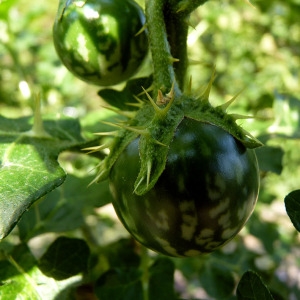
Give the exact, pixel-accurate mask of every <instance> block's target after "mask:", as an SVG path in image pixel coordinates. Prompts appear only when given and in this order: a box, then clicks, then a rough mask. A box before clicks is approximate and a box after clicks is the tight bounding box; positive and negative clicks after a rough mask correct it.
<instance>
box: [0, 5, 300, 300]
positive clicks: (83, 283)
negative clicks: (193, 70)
mask: <svg viewBox="0 0 300 300" xmlns="http://www.w3.org/2000/svg"><path fill="white" fill-rule="evenodd" d="M16 2H18V1H12V2H9V1H3V2H1V7H0V8H1V11H0V18H1V23H0V25H1V27H0V28H2V29H3V30H2V29H1V30H2V31H1V35H0V38H1V42H2V44H3V46H4V49H5V51H6V52H7V53H8V56H9V57H10V59H11V60H12V61H13V63H14V64H15V65H16V66H17V68H18V71H19V73H18V74H19V76H20V84H19V86H20V89H21V91H22V92H23V95H27V99H30V100H31V98H34V100H35V101H34V115H33V116H32V117H31V116H28V117H27V116H25V117H24V116H21V117H20V116H18V117H14V118H10V117H4V116H0V141H1V146H0V158H1V169H0V179H1V185H0V238H1V243H0V298H1V299H8V300H10V299H18V298H20V297H23V298H24V299H144V300H148V299H150V300H151V299H182V298H184V299H187V298H190V297H192V298H193V299H194V298H195V297H198V298H202V297H206V298H209V299H236V298H237V299H249V298H251V299H277V298H278V299H284V297H285V298H287V295H288V296H289V297H293V296H296V297H297V296H299V291H297V288H295V287H287V285H284V284H282V283H280V282H279V281H280V280H279V279H278V278H279V275H278V274H279V271H278V270H279V268H278V270H276V271H275V270H273V273H272V275H273V276H270V274H269V273H268V272H265V271H264V270H265V269H264V268H263V267H262V266H263V265H264V264H267V263H269V265H270V264H271V263H272V262H270V260H266V258H265V256H266V255H265V251H266V250H265V249H267V251H268V252H269V253H273V251H274V250H273V246H274V245H275V244H276V243H275V241H276V242H277V244H278V243H279V242H281V240H279V242H278V236H277V234H278V233H277V231H276V229H274V228H272V226H271V225H269V223H264V222H263V221H262V220H263V219H262V218H261V216H260V214H263V212H261V210H262V206H259V204H260V202H261V201H265V202H266V200H264V199H266V198H267V197H268V194H267V193H266V192H265V191H264V190H263V189H261V191H260V197H259V200H258V210H259V211H258V212H257V211H256V210H255V205H256V203H257V199H258V194H259V189H260V178H261V179H262V184H261V185H263V187H265V182H264V178H265V176H266V174H268V172H270V171H272V172H275V173H277V174H279V173H280V172H281V168H282V166H281V163H280V161H281V159H282V152H281V149H280V148H278V147H276V146H272V145H271V146H270V145H268V142H269V140H271V141H272V135H268V134H266V132H267V131H265V132H264V131H263V130H262V131H259V132H264V133H265V134H260V137H259V139H257V138H255V137H254V136H253V135H252V134H251V133H252V131H254V130H252V129H251V126H250V127H249V126H248V130H246V129H244V128H243V127H244V126H241V125H239V124H241V122H243V121H245V122H246V121H247V120H248V119H249V118H251V117H250V116H248V110H249V111H250V113H249V115H252V114H253V112H254V111H255V110H253V109H244V112H243V114H240V113H231V112H230V110H231V109H232V107H233V106H234V105H235V104H236V103H237V102H239V101H243V100H242V98H243V95H244V93H246V92H247V88H246V89H245V90H244V91H242V92H241V90H242V89H243V86H241V87H239V86H235V84H232V83H231V84H232V86H234V88H237V90H235V91H234V93H235V96H231V97H230V98H228V97H226V100H225V99H222V101H220V103H218V105H213V104H212V103H214V94H215V93H214V92H213V90H214V86H217V87H220V86H222V85H221V83H220V79H219V75H218V73H219V72H218V63H217V61H214V60H213V61H212V62H213V64H216V67H215V66H213V64H211V65H210V67H209V68H208V69H209V73H210V75H209V76H210V79H209V76H206V77H205V78H203V75H202V73H200V74H197V76H195V74H192V76H190V74H189V62H190V61H191V58H190V50H189V49H188V37H189V34H190V31H189V28H190V25H191V24H192V21H193V16H197V12H199V11H202V9H205V7H206V6H207V5H209V4H210V2H211V1H199V0H182V1H177V0H146V1H138V2H139V3H138V4H137V3H136V2H135V1H133V0H98V1H96V0H86V1H78V0H68V1H66V0H60V2H59V5H58V10H57V12H56V16H55V17H54V16H53V19H50V23H51V24H53V32H52V33H53V44H52V41H51V45H52V46H55V49H56V52H57V56H56V54H55V53H54V52H53V53H52V56H54V57H59V58H60V60H58V59H56V61H55V64H59V67H60V68H61V67H62V64H64V65H65V66H66V67H67V69H68V70H70V71H71V72H72V74H74V75H75V76H77V77H78V78H79V79H81V80H83V81H84V82H85V83H81V82H80V81H77V83H78V86H79V85H80V84H85V85H83V90H86V89H87V88H88V85H87V84H86V83H90V84H91V85H92V86H93V88H95V86H94V85H97V86H102V88H101V89H100V90H99V91H98V94H99V96H100V97H101V98H102V100H104V102H105V103H104V105H103V106H104V108H101V110H98V109H97V110H96V112H95V113H94V114H93V113H92V111H93V109H91V114H87V115H86V116H84V114H79V118H70V117H66V116H64V117H58V116H57V115H55V116H54V117H53V116H48V115H43V114H42V112H41V103H40V100H41V96H40V95H39V94H36V95H35V96H30V93H29V92H30V88H29V87H30V85H31V84H32V85H33V84H34V83H30V81H29V80H27V75H26V69H24V68H23V66H22V59H20V58H21V55H20V53H21V52H18V51H20V50H19V49H17V47H16V45H17V44H16V43H13V38H14V37H13V34H12V30H13V29H12V28H13V26H12V25H13V24H12V23H9V20H10V18H11V15H13V13H12V12H13V8H14V3H16ZM206 2H207V3H206ZM228 5H229V4H228ZM231 5H234V4H230V5H229V6H230V7H231ZM245 5H247V4H246V3H245ZM295 6H296V7H297V5H295ZM142 7H144V8H145V10H143V8H142ZM248 9H253V8H251V7H250V6H248ZM262 9H263V7H262ZM208 10H209V9H208ZM213 16H214V14H213V13H211V15H210V17H211V18H212V20H211V24H215V22H214V20H213ZM3 20H4V21H3ZM28 22H30V20H29V21H28ZM218 22H219V23H218V24H222V21H221V20H218ZM190 23H191V24H190ZM8 25H9V26H8ZM211 26H212V25H211ZM195 30H196V29H195ZM224 32H226V30H225V29H224ZM216 35H217V32H216ZM20 36H21V37H22V35H20ZM206 38H209V37H206ZM206 45H207V49H206V50H207V52H208V53H210V52H212V51H211V50H210V49H209V47H210V43H209V42H208V43H206ZM53 49H54V47H53ZM236 49H237V47H235V48H233V49H232V51H235V50H236ZM32 51H34V49H33V50H32ZM148 51H149V56H148ZM199 55H200V54H199ZM201 55H203V56H204V55H205V52H204V53H201ZM33 56H34V55H33ZM46 57H47V59H49V56H46ZM199 60H201V57H199ZM149 62H150V66H151V67H150V66H149V65H148V71H149V70H150V71H149V72H148V73H147V75H145V74H143V76H139V73H137V72H138V71H139V70H141V67H142V63H148V64H149ZM55 64H53V65H55ZM198 64H199V62H198ZM203 69H204V66H203ZM215 69H217V70H215ZM53 73H54V72H53ZM134 75H135V77H133V76H134ZM245 76H246V75H245ZM195 77H196V78H195ZM70 78H72V77H70ZM199 78H201V81H202V82H204V81H206V84H205V86H204V87H200V86H199V84H198V83H195V81H196V82H197V80H199ZM195 79H196V80H195ZM45 82H46V80H45ZM122 82H123V83H122ZM119 83H122V85H119V86H113V87H107V86H111V85H115V84H119ZM48 84H49V83H48ZM50 85H51V84H50ZM53 85H54V83H53ZM45 86H47V85H45ZM103 86H104V87H103ZM232 86H227V88H231V90H232ZM26 87H28V89H29V92H28V91H27V90H26ZM69 87H71V89H69V91H68V92H72V88H73V89H74V94H73V97H77V96H76V95H75V94H76V87H75V85H70V86H69ZM60 88H61V87H58V89H60ZM45 89H47V87H45ZM26 91H27V94H26ZM60 92H61V93H64V90H63V89H61V90H60ZM93 92H94V90H93ZM221 94H222V93H221ZM24 97H25V96H24ZM3 98H5V97H3ZM88 98H89V101H90V103H94V102H95V99H96V100H97V97H95V95H94V94H92V95H88ZM91 98H92V99H91ZM78 99H79V100H81V99H80V97H78ZM64 101H67V100H64ZM70 101H72V100H70ZM297 101H298V100H297ZM78 102H79V101H78ZM102 103H103V102H102ZM89 105H91V106H93V107H95V106H94V105H92V104H89ZM97 105H98V104H97ZM257 107H259V105H257ZM64 109H65V111H66V112H68V111H69V110H68V106H67V105H66V106H65V108H64ZM260 109H261V110H262V108H258V109H257V111H260ZM298 112H299V111H298ZM298 115H299V113H298ZM256 122H259V121H258V119H257V120H256V119H255V118H254V121H253V123H251V124H252V126H253V128H255V129H256V127H255V125H253V124H255V123H256ZM91 124H92V125H91ZM296 126H297V125H296ZM297 128H298V127H297ZM250 131H251V133H250ZM255 131H256V135H257V130H255ZM282 136H283V135H281V136H279V137H281V138H282ZM293 138H295V139H297V138H299V136H297V135H296V134H295V136H293ZM262 142H263V143H264V144H265V145H264V146H263V143H262ZM257 158H258V159H257ZM58 161H59V162H58ZM278 161H279V163H278ZM91 169H92V174H91V175H89V173H88V172H90V170H91ZM74 170H75V171H74ZM87 170H88V171H87ZM82 174H84V175H82ZM299 198H300V197H299V191H298V190H295V191H293V192H291V193H289V194H288V195H287V196H286V197H285V199H284V200H285V205H286V210H287V214H288V216H289V217H290V219H291V221H292V223H293V225H294V226H295V228H296V229H297V230H298V231H299ZM261 199H263V200H261ZM109 203H112V205H113V207H114V209H115V212H116V214H117V216H118V217H119V220H120V221H121V223H122V224H123V225H124V227H125V228H126V229H127V231H128V232H129V233H130V234H131V235H129V234H128V233H127V231H126V230H123V228H122V227H121V226H120V224H119V223H118V222H117V221H116V220H114V221H113V219H111V217H107V216H104V215H101V217H97V211H98V210H99V208H100V210H101V209H102V208H105V207H106V204H109ZM252 213H253V215H252V217H251V218H250V216H251V214H252ZM249 218H250V219H249ZM95 220H96V222H95ZM246 222H248V223H247V225H246V228H244V230H243V231H242V233H241V234H240V235H238V233H239V232H240V231H241V229H242V228H243V227H244V225H245V224H246ZM99 224H100V226H99ZM115 224H118V225H115ZM16 225H17V226H16ZM115 226H119V227H117V229H116V227H115ZM112 229H114V230H113V231H114V234H115V235H116V236H117V234H116V232H118V231H120V232H122V236H121V237H119V238H116V237H115V238H114V240H112V241H109V242H105V239H107V240H110V238H109V237H108V235H109V234H108V233H106V232H111V231H112ZM49 233H53V234H54V236H53V237H50V238H49V240H48V239H46V240H47V241H46V243H47V244H48V247H45V246H44V247H43V249H42V251H41V252H39V251H37V252H36V253H35V255H33V254H32V252H34V248H35V247H36V245H37V243H39V241H40V238H41V237H42V236H43V234H49ZM255 236H258V237H259V238H260V239H261V244H260V243H259V242H258V241H257V239H255ZM249 240H250V241H252V243H253V244H251V242H249ZM287 240H292V238H289V239H288V238H287V237H286V240H284V241H282V244H283V246H282V249H285V248H286V243H287ZM294 240H296V237H294ZM226 245H227V246H226ZM253 245H255V247H254V246H253ZM251 247H252V248H251ZM148 248H149V249H151V250H154V251H149V250H148ZM281 251H282V253H286V252H284V250H281ZM285 251H288V250H285ZM294 251H295V250H294ZM282 253H279V252H276V251H274V254H273V256H272V257H273V258H274V261H276V260H277V261H278V260H279V258H278V257H279V255H282V256H283V254H282ZM282 256H281V257H282ZM173 257H177V258H173ZM178 257H180V258H178ZM261 258H264V259H265V260H262V259H261ZM274 264H275V263H274ZM278 264H279V262H278ZM269 268H270V269H272V265H271V267H269ZM274 269H275V268H274ZM276 272H277V273H276ZM258 273H261V274H260V275H259V274H258ZM275 273H276V274H277V275H276V274H275ZM182 274H184V276H186V278H188V279H189V280H190V282H189V283H188V282H185V280H184V279H182V278H180V276H183V275H182ZM275 275H276V276H275ZM195 279H196V282H197V284H198V286H199V288H200V289H201V290H202V291H203V294H202V296H200V295H199V294H197V293H196V292H195V293H190V294H189V293H188V290H189V289H191V288H192V286H193V281H194V280H195ZM264 282H267V284H268V286H269V287H270V289H271V292H270V291H269V289H268V288H267V286H266V285H265V284H264ZM182 283H184V290H182V288H181V289H180V287H179V286H180V284H182ZM53 286H55V292H53ZM272 294H273V296H274V297H273V296H272ZM291 299H292V298H291Z"/></svg>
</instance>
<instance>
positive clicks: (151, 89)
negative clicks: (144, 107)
mask: <svg viewBox="0 0 300 300" xmlns="http://www.w3.org/2000/svg"><path fill="white" fill-rule="evenodd" d="M142 89H143V91H142V92H140V93H139V94H138V96H142V95H145V89H144V88H143V87H142ZM153 90H154V86H153V84H152V85H151V86H149V87H148V88H147V89H146V92H152V91H153ZM141 101H142V100H141Z"/></svg>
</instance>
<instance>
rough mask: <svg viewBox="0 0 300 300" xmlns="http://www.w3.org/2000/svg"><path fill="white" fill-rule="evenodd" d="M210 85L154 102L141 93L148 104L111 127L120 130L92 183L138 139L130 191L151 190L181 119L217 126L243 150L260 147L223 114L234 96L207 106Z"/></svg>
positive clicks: (101, 176)
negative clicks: (199, 91) (137, 164)
mask: <svg viewBox="0 0 300 300" xmlns="http://www.w3.org/2000/svg"><path fill="white" fill-rule="evenodd" d="M212 82H213V76H212V78H211V80H210V82H209V84H208V86H207V88H206V89H205V91H204V92H203V94H202V95H201V96H200V97H191V96H185V95H175V93H174V87H173V88H172V90H171V91H170V93H168V94H166V95H162V93H161V92H159V93H158V97H157V101H156V102H155V101H154V100H153V99H152V98H151V97H150V95H149V94H147V92H146V91H145V93H146V95H147V97H148V99H149V102H148V103H146V104H144V105H143V106H142V107H141V108H140V110H139V111H138V112H137V114H136V116H135V117H134V118H133V119H131V120H129V121H128V123H126V124H125V123H120V124H111V125H112V126H115V127H120V128H121V131H120V133H119V135H118V136H117V137H115V139H114V142H113V144H112V146H111V148H110V154H109V155H108V156H107V157H106V158H105V159H104V160H103V161H102V162H101V163H100V165H99V167H100V171H99V174H98V176H97V177H96V179H95V181H101V180H104V179H106V178H107V177H109V173H110V170H111V168H112V167H113V165H114V163H115V162H116V160H117V159H118V157H119V155H120V154H121V153H122V151H124V150H125V148H126V147H127V146H128V145H129V144H130V143H131V142H132V141H133V140H134V139H136V138H139V153H140V171H139V174H138V176H137V179H136V181H135V184H134V188H133V192H134V193H136V194H138V195H143V194H145V193H146V192H148V191H149V190H151V188H152V187H153V186H154V185H155V183H156V182H157V180H158V178H159V177H160V175H161V174H162V172H163V170H164V168H165V165H166V161H167V156H168V152H169V145H170V143H171V141H172V139H173V137H174V133H175V131H176V128H177V127H178V126H179V124H180V123H181V121H182V120H183V118H191V119H194V120H197V121H199V122H205V123H209V124H212V125H215V126H218V127H220V128H222V129H223V130H225V131H226V132H228V133H230V134H231V135H232V136H234V137H235V138H236V139H237V140H239V141H240V142H241V143H242V144H243V145H244V146H245V147H246V148H256V147H259V146H261V145H262V144H261V143H260V142H259V141H258V140H257V139H255V138H254V137H253V136H252V135H251V134H250V133H248V132H246V131H245V130H244V129H243V128H242V127H240V126H238V125H237V124H236V123H235V121H236V119H240V118H245V117H243V116H237V115H230V114H227V113H226V109H227V108H228V106H229V105H230V104H231V103H232V102H233V101H234V100H235V99H236V97H237V96H235V97H233V98H232V99H231V100H229V101H228V102H226V103H225V104H223V105H221V106H218V107H213V106H212V105H211V104H210V103H209V93H210V89H211V86H212ZM246 118H248V117H246Z"/></svg>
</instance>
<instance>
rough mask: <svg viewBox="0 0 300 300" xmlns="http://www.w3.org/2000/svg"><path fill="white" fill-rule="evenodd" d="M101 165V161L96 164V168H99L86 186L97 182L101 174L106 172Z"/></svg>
mask: <svg viewBox="0 0 300 300" xmlns="http://www.w3.org/2000/svg"><path fill="white" fill-rule="evenodd" d="M102 165H103V161H101V162H100V164H98V166H97V167H96V168H100V171H99V173H98V174H97V175H96V177H95V178H94V179H93V180H92V181H91V182H90V183H89V184H88V187H90V186H91V185H92V184H94V183H96V182H98V181H99V179H100V178H101V177H102V176H103V174H105V172H107V170H106V169H101V167H102Z"/></svg>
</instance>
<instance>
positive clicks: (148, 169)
mask: <svg viewBox="0 0 300 300" xmlns="http://www.w3.org/2000/svg"><path fill="white" fill-rule="evenodd" d="M151 168H152V163H151V161H150V160H149V161H148V162H147V187H148V185H149V182H150V176H151Z"/></svg>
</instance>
